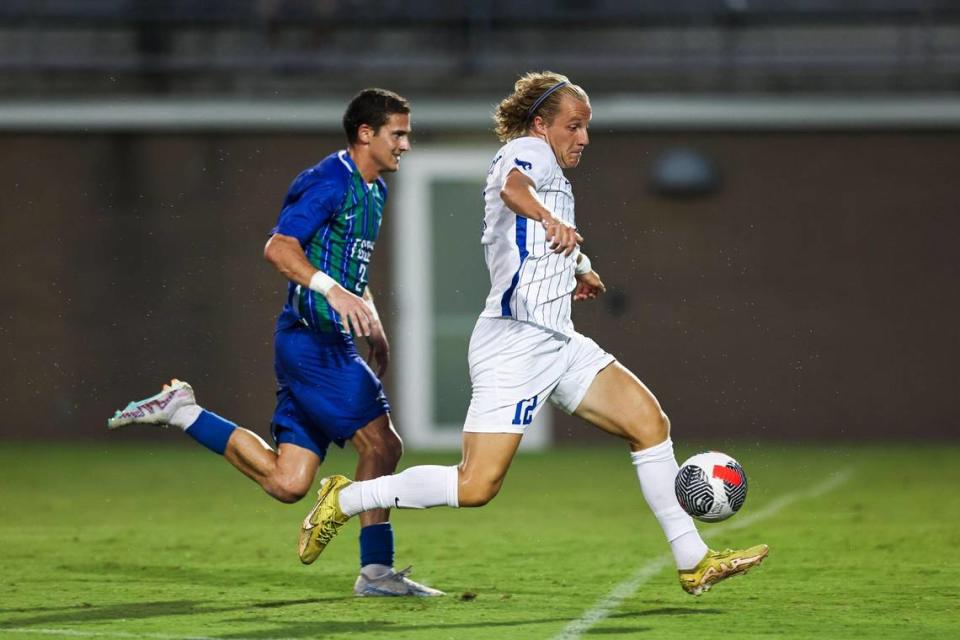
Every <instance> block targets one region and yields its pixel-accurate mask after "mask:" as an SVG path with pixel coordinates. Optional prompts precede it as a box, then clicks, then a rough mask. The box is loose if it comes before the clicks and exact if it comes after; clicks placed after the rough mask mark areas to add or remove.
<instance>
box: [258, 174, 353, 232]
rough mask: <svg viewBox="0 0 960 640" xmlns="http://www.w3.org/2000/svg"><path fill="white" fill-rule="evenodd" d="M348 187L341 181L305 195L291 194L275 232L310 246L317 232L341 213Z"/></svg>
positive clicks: (324, 184)
mask: <svg viewBox="0 0 960 640" xmlns="http://www.w3.org/2000/svg"><path fill="white" fill-rule="evenodd" d="M343 195H344V187H343V184H340V183H339V181H335V180H324V181H320V182H317V183H315V184H313V185H311V186H310V187H309V188H307V189H306V190H305V191H303V192H302V193H298V194H290V195H288V196H287V199H286V200H285V201H284V203H283V208H282V209H281V210H280V219H279V220H278V221H277V226H275V227H274V228H273V230H272V231H271V233H280V234H283V235H285V236H292V237H294V238H296V239H297V240H299V241H300V246H306V244H307V243H308V242H310V238H312V237H313V236H314V235H315V234H316V233H317V231H318V230H319V229H320V227H322V226H323V225H324V224H325V223H326V222H328V221H329V220H330V219H331V218H332V217H333V216H334V215H335V214H336V212H337V209H338V208H339V207H340V203H341V201H342V200H343Z"/></svg>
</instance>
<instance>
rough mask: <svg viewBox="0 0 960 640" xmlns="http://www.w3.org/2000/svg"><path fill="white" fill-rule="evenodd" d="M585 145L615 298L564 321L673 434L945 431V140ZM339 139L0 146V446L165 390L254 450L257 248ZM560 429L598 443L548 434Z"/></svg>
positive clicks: (949, 213) (65, 431)
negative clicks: (685, 171)
mask: <svg viewBox="0 0 960 640" xmlns="http://www.w3.org/2000/svg"><path fill="white" fill-rule="evenodd" d="M414 108H416V105H414ZM592 136H593V138H592V144H591V146H590V148H589V149H588V152H587V154H586V155H585V158H584V161H583V164H582V165H581V167H580V168H579V169H577V170H575V171H573V172H571V173H570V177H571V178H572V180H573V182H574V189H575V193H576V196H577V208H578V222H579V224H580V226H581V228H582V230H583V234H584V236H585V238H586V244H585V246H584V249H585V251H586V252H588V253H589V254H590V255H591V256H592V258H593V260H594V266H595V267H596V269H597V270H598V272H599V273H600V274H601V275H602V276H603V278H604V280H605V281H606V283H607V285H608V288H609V289H610V291H609V293H608V295H607V296H606V297H605V299H603V300H601V301H597V302H594V303H589V304H579V305H577V307H576V310H575V317H574V318H575V322H576V323H577V327H578V328H579V329H580V330H581V331H582V332H584V333H586V334H588V335H591V336H593V337H594V338H595V339H596V340H597V341H598V342H599V343H600V344H601V346H603V347H605V348H606V349H608V350H609V351H611V352H613V353H614V354H616V355H617V356H618V357H619V358H620V360H621V361H622V362H624V363H625V364H626V365H627V366H628V367H630V368H631V369H632V370H633V371H635V372H636V373H637V374H638V375H639V376H640V377H641V379H643V380H644V381H645V382H646V383H647V384H648V385H649V386H650V387H651V388H652V389H653V390H654V391H655V392H656V394H657V395H658V397H659V398H660V400H661V402H662V403H663V405H664V407H665V409H666V411H667V413H668V414H669V415H670V416H671V419H672V421H673V424H674V429H675V430H676V431H677V432H678V433H682V434H683V435H684V437H686V436H698V437H699V436H703V437H714V438H715V437H717V436H718V434H722V436H723V437H725V438H726V437H730V438H756V439H802V440H807V439H822V438H830V439H835V438H841V439H849V440H861V439H864V440H865V439H874V438H883V439H901V440H904V439H910V440H913V439H941V438H953V437H956V434H957V431H956V424H957V422H958V417H960V410H958V405H957V402H956V395H957V392H956V387H957V374H956V373H955V362H956V360H957V358H958V356H960V340H958V330H957V327H958V320H960V302H958V296H957V282H958V278H957V275H958V266H957V250H956V245H957V238H958V235H960V234H958V232H960V220H958V216H957V203H958V202H960V182H958V180H957V169H958V159H960V133H958V132H957V131H939V132H938V131H926V132H922V133H921V132H907V131H882V132H878V131H872V132H867V131H863V132H857V131H846V132H836V131H833V132H809V131H807V132H802V133H801V132H770V131H767V132H753V133H745V132H736V133H734V132H730V133H724V132H712V133H696V134H694V133H684V132H666V133H652V132H642V131H623V130H617V131H609V130H608V131H604V130H599V129H594V130H592ZM476 139H477V140H483V141H484V142H485V143H487V144H489V143H490V142H491V141H492V140H491V139H488V138H487V137H486V136H483V137H478V138H476ZM435 141H436V138H435V137H434V138H431V137H430V136H426V137H424V138H421V139H420V140H417V141H415V144H421V143H423V144H427V143H430V142H435ZM677 145H686V146H690V147H693V148H696V149H698V150H699V151H701V152H702V153H704V154H705V155H706V156H707V157H708V158H710V159H711V160H712V161H713V162H714V163H715V165H716V166H717V167H718V168H719V175H720V176H721V182H720V187H719V189H718V190H717V191H716V192H714V193H712V194H709V195H703V196H699V197H698V196H687V197H680V198H677V197H665V196H662V195H658V194H657V193H656V192H655V190H654V189H653V188H652V185H651V180H650V172H651V170H652V166H653V163H654V162H655V160H656V158H657V157H658V156H659V154H660V153H661V152H662V151H663V150H665V149H667V148H669V147H675V146H677ZM342 146H343V142H342V140H341V137H340V136H339V135H317V134H300V135H294V134H257V133H255V132H250V133H242V134H214V133H207V134H190V135H176V134H151V133H149V132H143V133H116V134H63V133H60V134H52V133H51V134H42V133H16V132H8V133H7V134H4V135H2V136H0V175H2V176H3V189H2V202H0V232H2V237H3V238H4V240H5V243H4V245H5V246H4V248H3V251H2V253H0V273H2V274H3V278H2V279H0V310H2V314H0V353H2V356H0V363H2V367H0V415H2V416H3V419H2V421H0V437H2V438H7V439H24V438H37V437H57V438H70V439H73V438H77V439H80V438H84V439H86V438H103V437H107V433H106V430H105V428H104V427H105V420H106V418H107V417H108V416H109V415H111V414H112V412H113V410H114V409H116V408H118V407H119V406H120V405H122V404H123V403H125V402H126V401H127V400H129V399H131V398H134V397H142V396H144V395H148V394H150V393H153V392H154V390H155V389H156V387H157V386H158V385H159V384H160V382H161V381H163V380H164V379H167V378H169V377H172V376H178V377H182V378H184V379H187V380H190V381H191V383H193V384H194V385H195V387H196V388H197V389H198V393H199V396H200V400H201V402H202V403H203V404H204V405H205V406H207V407H209V408H211V409H213V410H215V411H218V412H220V413H222V414H224V415H226V416H228V417H230V418H232V419H234V420H236V421H237V422H239V423H241V424H243V425H244V426H247V427H249V428H252V429H254V430H256V431H258V432H260V433H263V434H265V433H266V432H267V423H268V421H269V417H270V415H271V412H272V408H273V391H274V381H273V375H272V345H271V341H272V328H273V322H274V319H275V316H276V313H277V311H278V310H279V307H280V305H281V301H282V297H283V290H284V281H283V280H282V279H281V278H280V276H278V275H277V274H276V273H275V272H274V271H273V269H272V267H271V266H270V265H269V264H267V263H266V262H265V261H264V260H263V259H262V248H263V244H264V242H265V241H266V239H267V232H268V231H269V229H270V228H271V226H272V225H273V223H274V221H275V218H276V214H277V211H278V206H279V203H280V201H281V199H282V196H283V194H284V192H285V190H286V187H287V185H288V184H289V181H290V180H291V178H292V177H293V176H294V175H295V174H296V173H297V172H298V171H299V170H300V169H302V168H303V167H305V166H308V165H309V164H312V163H314V162H316V161H317V160H318V159H320V158H321V157H323V156H324V155H326V154H327V153H329V152H330V151H332V150H334V149H337V148H340V147H342ZM411 153H416V146H415V148H414V150H413V151H412V152H411ZM477 206H479V203H477ZM455 213H456V215H469V216H475V215H477V212H476V211H475V210H473V209H471V210H469V211H463V212H455ZM398 222H401V221H398V220H397V219H396V216H395V215H394V211H393V210H392V209H390V208H388V211H387V221H386V223H385V228H384V230H383V232H382V235H381V241H380V242H379V243H378V247H377V253H376V255H375V258H374V267H373V280H372V287H373V291H374V293H375V294H377V296H378V302H379V306H380V307H381V312H382V313H383V315H384V316H385V318H384V319H385V323H386V325H387V329H388V331H389V330H390V328H391V325H392V317H393V315H394V312H393V309H392V307H393V304H394V302H395V301H394V300H393V299H392V297H391V273H390V272H389V268H390V264H391V262H390V251H391V242H390V238H389V235H390V234H391V233H392V228H393V227H394V225H396V224H397V223H398ZM477 251H478V252H479V251H480V248H479V245H478V246H477ZM481 304H482V301H481V300H478V301H477V310H478V312H479V310H480V306H481ZM389 335H390V336H391V338H392V340H393V341H394V342H396V341H398V340H402V339H403V337H402V336H398V335H396V334H394V333H390V334H389ZM465 356H466V354H464V359H463V361H464V367H466V357H465ZM402 375H403V371H402V370H399V369H398V368H394V369H393V370H392V371H391V372H390V373H389V374H388V376H387V378H386V383H387V386H388V390H389V388H390V385H391V381H392V380H396V379H397V378H398V377H399V376H402ZM398 426H399V428H400V429H401V431H402V430H403V425H402V424H401V425H398ZM556 432H557V435H558V439H559V440H560V441H565V440H570V439H576V440H580V439H583V438H592V437H595V436H593V435H591V434H588V433H587V432H588V428H587V427H584V426H581V425H580V424H579V423H578V422H577V421H575V420H572V419H569V418H567V417H565V416H558V419H557V422H556ZM124 437H125V438H126V437H144V436H142V434H141V435H137V434H134V433H133V432H131V433H130V434H129V435H125V436H124Z"/></svg>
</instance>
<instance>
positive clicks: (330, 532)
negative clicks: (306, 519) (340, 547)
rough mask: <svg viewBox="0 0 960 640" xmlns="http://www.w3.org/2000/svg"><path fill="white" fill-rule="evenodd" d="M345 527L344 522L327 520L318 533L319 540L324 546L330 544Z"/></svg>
mask: <svg viewBox="0 0 960 640" xmlns="http://www.w3.org/2000/svg"><path fill="white" fill-rule="evenodd" d="M343 525H344V523H342V522H337V521H335V520H327V521H326V522H324V523H323V526H322V527H320V531H319V532H318V533H317V540H318V541H319V542H322V543H323V544H330V541H331V540H333V537H334V536H335V535H337V531H339V530H340V527H342V526H343Z"/></svg>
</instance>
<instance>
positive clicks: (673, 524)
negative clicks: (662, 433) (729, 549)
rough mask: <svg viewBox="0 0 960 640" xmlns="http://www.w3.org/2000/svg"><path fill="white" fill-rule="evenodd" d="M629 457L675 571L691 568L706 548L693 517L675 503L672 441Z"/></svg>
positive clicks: (634, 453) (675, 473)
mask: <svg viewBox="0 0 960 640" xmlns="http://www.w3.org/2000/svg"><path fill="white" fill-rule="evenodd" d="M630 458H631V459H632V460H633V464H634V466H636V467H637V478H639V479H640V489H641V490H642V491H643V497H644V498H645V499H646V500H647V504H648V505H650V510H651V511H653V515H654V516H656V518H657V521H658V522H659V523H660V526H661V527H662V528H663V533H664V535H666V536H667V541H668V542H669V543H670V549H671V550H672V551H673V559H674V561H675V562H676V564H677V569H692V568H693V567H695V566H697V563H699V562H700V561H701V560H702V559H703V556H705V555H706V554H707V545H706V544H704V542H703V539H702V538H701V537H700V533H699V532H698V531H697V527H696V526H695V525H694V524H693V518H691V517H690V516H689V515H687V512H686V511H684V510H683V507H681V506H680V503H679V502H677V494H676V492H675V490H674V481H675V480H676V477H677V471H678V470H679V468H680V467H679V466H678V465H677V459H676V458H675V457H674V455H673V441H672V440H670V438H667V439H666V441H664V442H661V443H660V444H658V445H656V446H653V447H650V448H649V449H644V450H642V451H634V452H633V453H631V454H630Z"/></svg>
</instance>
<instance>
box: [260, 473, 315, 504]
mask: <svg viewBox="0 0 960 640" xmlns="http://www.w3.org/2000/svg"><path fill="white" fill-rule="evenodd" d="M311 481H312V478H304V477H302V476H289V475H278V476H275V477H274V478H271V481H270V482H269V483H268V484H267V485H266V486H264V489H266V491H267V493H269V494H270V495H271V496H273V497H274V498H276V499H277V500H279V501H280V502H285V503H287V504H293V503H294V502H299V501H300V499H301V498H303V497H304V496H305V495H307V493H308V492H309V491H310V485H311V484H312V482H311Z"/></svg>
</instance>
